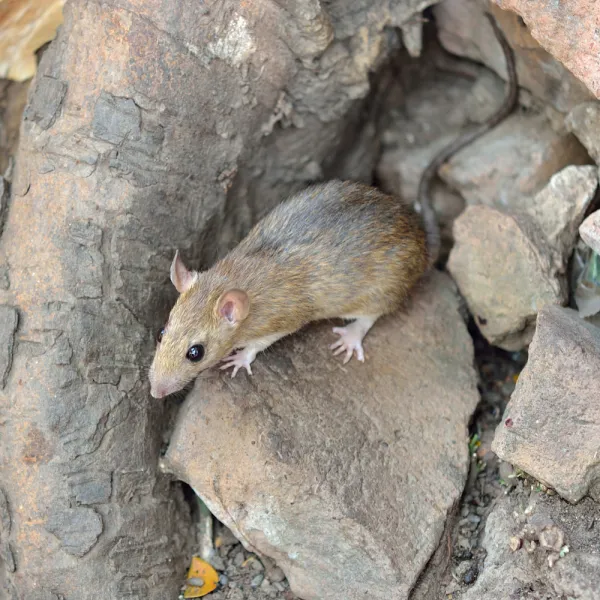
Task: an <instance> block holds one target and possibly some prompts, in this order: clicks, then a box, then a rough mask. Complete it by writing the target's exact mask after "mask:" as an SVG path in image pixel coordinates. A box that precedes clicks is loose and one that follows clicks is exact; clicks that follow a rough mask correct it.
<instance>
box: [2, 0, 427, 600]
mask: <svg viewBox="0 0 600 600" xmlns="http://www.w3.org/2000/svg"><path fill="white" fill-rule="evenodd" d="M431 3H432V2H431V1H424V0H375V1H371V0H370V1H368V2H367V1H364V0H352V1H350V2H348V1H346V0H335V1H333V2H328V3H327V5H326V6H325V5H322V4H320V3H319V2H317V1H316V0H293V1H292V0H281V1H279V2H277V3H276V2H273V1H270V0H257V1H255V2H241V3H238V2H233V1H227V0H224V1H220V2H213V3H210V2H205V3H202V2H198V1H197V0H182V1H181V2H177V3H173V2H171V1H170V0H108V1H105V2H95V1H83V0H73V1H72V2H68V3H67V5H66V7H65V24H64V26H63V28H62V30H61V32H60V34H59V36H58V38H57V40H56V41H55V42H53V44H52V45H51V46H50V48H49V49H48V50H47V51H46V53H45V54H44V57H43V59H42V63H41V65H40V68H39V71H38V75H37V77H36V80H35V82H34V84H33V86H32V89H31V92H30V98H29V104H28V107H27V109H26V111H25V115H24V122H23V125H22V131H21V143H20V149H19V154H18V157H17V164H16V173H15V179H14V181H13V184H12V193H11V199H10V202H9V203H8V207H7V209H6V211H7V214H6V222H5V225H4V231H3V234H2V238H1V241H0V253H1V255H0V269H2V272H3V273H4V272H5V271H6V269H7V267H8V276H7V278H6V279H5V281H4V279H3V282H4V283H3V284H2V285H1V286H0V294H1V298H0V304H1V305H2V311H1V316H2V322H1V323H0V327H1V329H2V346H3V348H4V350H3V351H2V353H1V354H2V365H0V367H1V371H2V381H3V384H4V386H5V387H4V388H3V389H2V391H1V392H0V432H1V436H2V442H1V444H2V446H1V448H0V456H1V462H0V481H1V484H0V485H1V488H0V526H1V530H0V559H2V564H3V568H2V569H1V570H0V582H1V583H2V584H3V587H4V588H5V590H6V596H7V597H8V598H11V599H16V598H19V599H20V598H25V597H26V598H28V600H36V599H54V600H57V599H59V598H65V599H69V600H71V599H77V600H87V599H92V598H94V599H95V598H97V597H98V595H99V594H101V596H102V597H103V598H111V599H120V598H127V599H136V598H139V599H140V600H141V599H142V598H143V599H150V600H152V599H157V600H158V599H160V600H164V598H172V597H175V595H176V593H177V590H178V589H179V585H180V583H181V581H182V579H181V578H182V576H183V572H184V567H185V562H186V560H187V558H188V557H189V553H188V550H189V548H188V547H187V545H186V544H187V541H188V540H189V538H190V531H189V516H188V511H187V510H186V505H185V503H184V501H183V498H182V494H181V490H179V488H178V487H177V485H176V484H173V483H172V482H171V481H170V480H168V479H167V478H166V477H164V476H162V475H161V474H160V473H159V472H158V469H157V462H158V456H159V453H160V447H161V444H162V434H163V431H162V429H163V428H164V425H165V422H167V421H168V419H169V417H170V413H169V408H168V407H169V404H168V403H161V402H156V401H153V400H152V399H151V398H150V396H149V394H148V388H147V384H146V376H145V367H146V366H147V365H148V364H149V361H150V358H151V354H152V352H153V331H154V330H155V328H156V327H158V325H159V324H160V323H161V322H162V320H163V319H164V318H165V316H166V314H167V310H168V307H169V305H170V303H171V302H172V300H173V293H172V290H171V288H170V285H169V284H168V268H169V264H170V260H171V258H172V256H173V252H174V249H175V248H177V247H179V248H181V249H182V250H183V254H184V256H185V257H186V259H187V260H188V261H189V262H190V263H191V264H193V265H194V266H196V267H201V266H204V265H206V264H208V263H210V262H211V261H212V260H213V259H214V257H215V256H216V255H217V254H218V253H219V252H222V251H224V250H225V249H226V248H227V247H228V246H229V245H230V244H231V243H232V242H233V241H235V240H236V239H238V238H239V237H240V236H241V235H242V234H243V233H245V232H246V231H247V229H248V228H249V227H250V225H251V224H253V223H254V222H255V221H256V220H257V219H258V218H259V217H260V216H262V214H264V213H265V212H266V211H267V210H268V209H270V208H271V207H272V206H274V205H275V204H276V203H277V202H279V201H280V200H281V199H282V197H283V196H284V195H286V194H288V193H290V192H292V191H294V190H296V189H298V188H301V187H303V186H304V185H305V184H306V183H308V182H309V181H313V180H316V179H320V178H323V177H329V176H332V175H335V174H336V172H339V171H336V170H337V169H341V170H343V168H344V161H343V157H344V153H343V150H344V149H345V148H346V147H348V146H349V145H350V142H351V141H352V139H351V136H350V137H349V136H348V135H347V127H348V124H349V123H355V122H356V120H357V115H358V114H359V111H360V109H361V106H362V104H363V99H364V98H365V97H366V96H367V94H368V92H369V72H370V71H371V70H375V69H377V68H378V67H379V65H380V64H381V63H382V61H383V60H384V59H385V58H386V56H388V55H389V54H390V52H391V51H392V49H394V48H395V47H396V45H397V39H398V36H397V35H396V34H395V33H394V31H393V30H392V29H390V28H392V27H400V26H402V25H403V24H405V23H406V22H407V21H408V20H409V19H410V18H411V17H412V16H413V15H414V14H415V13H416V12H418V11H420V10H422V9H423V8H424V7H425V6H427V5H428V4H431ZM359 135H360V132H359V131H357V136H359ZM341 140H343V143H342V142H341ZM373 152H374V150H373V151H367V152H365V153H364V157H365V158H364V160H365V161H367V162H368V161H369V160H373V159H374V155H373Z"/></svg>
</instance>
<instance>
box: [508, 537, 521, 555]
mask: <svg viewBox="0 0 600 600" xmlns="http://www.w3.org/2000/svg"><path fill="white" fill-rule="evenodd" d="M522 545H523V540H522V539H521V538H520V537H517V536H516V535H513V536H512V537H511V538H510V541H509V543H508V546H509V548H510V550H511V552H516V551H517V550H519V549H520V548H521V546H522Z"/></svg>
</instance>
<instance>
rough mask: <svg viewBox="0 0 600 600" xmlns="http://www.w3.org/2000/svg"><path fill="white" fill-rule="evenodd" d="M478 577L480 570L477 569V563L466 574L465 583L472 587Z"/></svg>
mask: <svg viewBox="0 0 600 600" xmlns="http://www.w3.org/2000/svg"><path fill="white" fill-rule="evenodd" d="M478 575H479V569H478V568H477V565H476V564H475V563H473V564H472V565H471V566H470V567H469V570H468V571H467V572H466V573H465V574H464V576H463V582H464V583H465V585H472V584H473V583H475V581H476V580H477V576H478Z"/></svg>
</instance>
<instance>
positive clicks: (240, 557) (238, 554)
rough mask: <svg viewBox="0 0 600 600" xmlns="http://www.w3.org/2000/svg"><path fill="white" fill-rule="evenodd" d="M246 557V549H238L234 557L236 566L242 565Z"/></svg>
mask: <svg viewBox="0 0 600 600" xmlns="http://www.w3.org/2000/svg"><path fill="white" fill-rule="evenodd" d="M244 560H245V558H244V551H243V550H238V552H236V554H235V556H234V557H233V564H234V565H235V566H236V567H241V566H242V563H243V562H244Z"/></svg>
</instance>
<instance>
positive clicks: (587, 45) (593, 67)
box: [495, 0, 600, 98]
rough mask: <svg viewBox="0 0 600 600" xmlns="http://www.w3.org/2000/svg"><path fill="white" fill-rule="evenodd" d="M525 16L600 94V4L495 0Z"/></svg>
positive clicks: (575, 0) (553, 51)
mask: <svg viewBox="0 0 600 600" xmlns="http://www.w3.org/2000/svg"><path fill="white" fill-rule="evenodd" d="M495 1H496V2H497V4H498V5H499V6H500V7H502V8H503V9H508V10H512V11H514V12H516V13H517V14H518V15H520V16H521V17H522V18H523V21H524V22H525V25H527V27H528V28H529V29H530V31H531V35H532V36H533V37H534V38H535V39H536V40H537V41H538V42H539V43H540V44H541V45H542V46H543V47H544V48H545V49H546V50H547V51H548V52H550V53H551V54H552V55H553V56H554V57H556V58H557V59H558V60H559V61H560V62H561V63H563V64H564V65H565V66H566V67H567V68H568V69H569V70H570V71H571V72H572V73H573V74H574V75H575V76H577V77H578V78H579V79H580V80H581V81H583V83H585V85H586V86H587V87H588V89H589V90H590V91H591V92H592V93H593V94H594V95H595V96H596V97H597V98H600V75H599V73H600V39H599V38H598V34H597V27H598V16H599V8H598V4H597V2H596V1H595V0H570V1H569V2H554V1H550V0H543V1H541V2H531V1H530V0H495Z"/></svg>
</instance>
